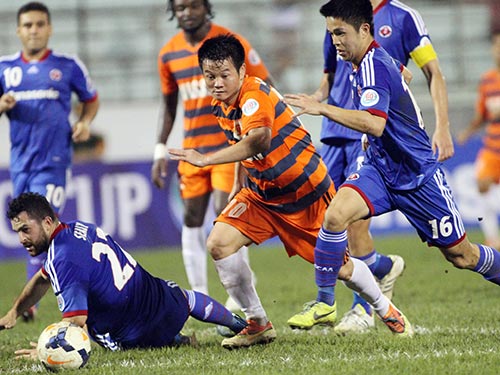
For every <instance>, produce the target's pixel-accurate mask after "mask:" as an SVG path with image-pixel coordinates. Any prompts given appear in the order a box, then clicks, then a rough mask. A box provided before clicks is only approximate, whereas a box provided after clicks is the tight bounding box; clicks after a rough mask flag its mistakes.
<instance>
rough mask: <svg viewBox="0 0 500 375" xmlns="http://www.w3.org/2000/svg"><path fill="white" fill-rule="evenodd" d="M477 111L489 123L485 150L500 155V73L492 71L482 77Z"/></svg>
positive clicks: (485, 137)
mask: <svg viewBox="0 0 500 375" xmlns="http://www.w3.org/2000/svg"><path fill="white" fill-rule="evenodd" d="M478 91H479V98H478V100H477V104H476V111H477V112H478V113H480V114H482V115H483V118H484V119H485V120H486V121H487V122H488V125H487V126H486V134H485V136H484V148H485V149H486V150H489V151H492V152H494V153H496V154H498V155H500V71H499V70H498V69H492V70H489V71H487V72H486V73H485V74H483V75H482V76H481V81H480V83H479V89H478Z"/></svg>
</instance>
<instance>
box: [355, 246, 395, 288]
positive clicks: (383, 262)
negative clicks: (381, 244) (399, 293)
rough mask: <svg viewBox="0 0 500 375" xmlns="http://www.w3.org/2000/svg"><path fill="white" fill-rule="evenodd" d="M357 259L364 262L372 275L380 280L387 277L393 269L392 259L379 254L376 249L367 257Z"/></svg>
mask: <svg viewBox="0 0 500 375" xmlns="http://www.w3.org/2000/svg"><path fill="white" fill-rule="evenodd" d="M356 258H357V259H359V260H362V261H363V262H364V263H365V264H366V265H367V266H368V268H369V269H370V271H371V272H372V274H373V275H374V276H375V277H376V278H377V279H379V280H380V279H382V278H383V277H384V276H385V275H387V274H388V273H389V272H390V271H391V268H392V260H391V258H389V257H388V256H385V255H383V254H380V253H378V252H377V250H375V249H373V251H372V252H370V253H369V254H367V255H365V256H362V257H356Z"/></svg>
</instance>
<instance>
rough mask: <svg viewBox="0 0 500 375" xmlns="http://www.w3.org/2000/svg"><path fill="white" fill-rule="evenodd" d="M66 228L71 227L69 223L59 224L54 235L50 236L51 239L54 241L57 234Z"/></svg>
mask: <svg viewBox="0 0 500 375" xmlns="http://www.w3.org/2000/svg"><path fill="white" fill-rule="evenodd" d="M65 228H69V226H68V224H65V223H59V225H58V226H57V227H56V229H54V232H52V235H51V236H50V240H51V241H52V240H53V239H54V238H55V236H57V234H58V233H59V232H60V231H62V230H63V229H65Z"/></svg>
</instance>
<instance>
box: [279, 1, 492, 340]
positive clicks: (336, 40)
mask: <svg viewBox="0 0 500 375" xmlns="http://www.w3.org/2000/svg"><path fill="white" fill-rule="evenodd" d="M320 12H321V14H322V15H323V16H325V17H326V26H327V30H328V32H329V33H330V34H331V37H332V41H333V44H334V45H335V47H336V49H337V53H338V54H339V56H340V57H341V58H342V59H343V60H345V61H349V62H351V64H352V67H353V70H352V73H351V76H352V81H351V85H352V86H351V88H352V95H353V100H354V106H355V109H344V108H340V107H338V106H335V105H330V104H324V103H318V102H317V101H316V100H314V99H313V98H312V97H310V96H308V95H303V94H299V95H287V96H286V97H285V98H286V101H287V102H288V103H289V104H291V105H294V106H297V107H299V108H301V110H300V111H299V112H298V114H297V115H301V114H305V113H307V114H311V115H323V116H326V117H328V118H331V119H332V120H334V121H336V122H337V123H339V124H342V125H343V126H345V127H348V128H350V129H354V130H357V131H359V132H362V133H366V134H367V135H368V137H367V138H368V143H369V146H368V150H367V157H366V160H365V162H364V164H363V167H362V168H360V169H359V170H358V171H357V172H355V173H352V174H351V175H350V176H349V177H348V178H347V180H346V182H344V184H342V185H341V186H340V188H339V190H338V192H337V194H336V196H335V197H334V198H333V200H332V202H331V203H330V206H329V207H328V209H327V211H326V214H325V219H324V223H323V227H322V228H321V230H320V232H319V235H318V240H317V242H316V249H315V270H316V283H317V285H318V295H317V298H316V303H315V304H313V305H309V308H308V309H307V311H303V312H302V313H301V314H299V315H300V316H301V317H302V318H303V320H313V319H314V318H313V316H314V315H315V314H319V313H324V312H325V311H328V310H329V309H332V308H334V302H335V293H334V287H335V284H336V281H337V277H338V275H339V274H338V271H339V269H340V267H339V264H341V260H342V257H343V256H344V253H345V251H346V249H347V238H346V236H345V234H346V229H347V228H348V226H349V225H350V224H352V223H354V222H356V221H358V220H362V219H366V218H369V217H372V216H377V215H381V214H383V213H386V212H390V211H393V210H399V211H401V212H402V213H403V214H404V215H405V216H406V218H407V219H408V221H409V222H410V223H411V224H412V225H413V227H414V228H415V229H416V230H417V232H418V234H419V236H420V238H421V239H422V240H423V241H425V242H427V243H428V244H429V245H430V246H436V247H438V248H439V249H440V251H441V252H442V253H443V255H444V256H445V258H446V259H447V260H448V261H450V262H451V263H452V264H453V265H454V266H455V267H457V268H461V269H469V270H472V271H474V272H478V273H480V274H481V275H483V277H484V278H485V279H486V280H488V281H491V282H493V283H495V284H497V285H498V284H500V253H499V252H498V251H497V250H495V249H493V248H491V247H488V246H484V245H476V244H472V243H471V242H470V241H469V240H468V238H467V235H466V233H465V231H464V227H463V223H462V219H461V217H460V214H459V212H458V209H457V206H456V204H455V201H454V198H453V195H452V193H451V190H450V188H449V187H448V185H447V183H446V179H445V176H444V173H443V172H442V170H441V168H440V163H439V162H438V160H437V159H436V156H435V153H434V151H433V148H432V144H431V141H430V139H429V137H428V136H427V134H426V132H425V129H424V124H423V121H422V117H421V113H420V109H419V108H418V105H417V103H416V102H415V100H414V97H413V95H412V94H411V92H410V90H409V88H408V86H407V84H406V82H405V80H404V79H403V76H402V74H401V63H399V62H396V61H395V60H394V59H393V58H392V57H391V56H390V55H389V54H388V53H387V52H386V51H385V50H384V49H383V48H381V47H380V45H379V44H378V43H377V42H376V41H375V40H374V37H373V10H372V6H371V3H370V1H369V0H332V1H330V2H328V3H327V4H325V5H323V7H322V8H321V10H320ZM394 313H395V314H394V315H393V317H396V318H397V319H398V320H399V321H400V323H401V326H402V329H403V330H404V326H405V319H404V316H403V315H402V314H398V313H397V311H396V312H394Z"/></svg>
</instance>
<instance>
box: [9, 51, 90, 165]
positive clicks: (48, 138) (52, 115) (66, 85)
mask: <svg viewBox="0 0 500 375" xmlns="http://www.w3.org/2000/svg"><path fill="white" fill-rule="evenodd" d="M8 92H10V93H12V94H13V96H14V97H15V99H16V105H15V106H14V108H12V109H11V110H10V111H7V112H6V113H7V116H8V117H9V121H10V141H11V153H10V170H11V172H13V173H16V172H21V171H25V172H27V171H41V170H44V169H47V168H67V167H68V166H69V165H70V163H71V125H70V123H69V114H70V111H71V93H72V92H75V93H76V95H77V96H78V98H79V100H80V101H82V102H89V101H92V100H94V99H95V98H96V97H97V93H96V91H95V89H94V88H93V87H92V84H91V82H90V79H89V76H88V73H87V70H86V68H85V66H84V65H83V64H82V63H81V61H80V60H78V59H77V58H75V57H70V56H66V55H60V54H56V53H54V52H52V51H50V50H49V51H47V54H46V55H45V56H44V57H43V58H41V59H40V60H37V61H27V60H26V59H24V58H23V56H22V54H21V53H20V52H18V53H16V54H14V55H11V56H4V57H2V58H0V95H3V94H5V93H8Z"/></svg>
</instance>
